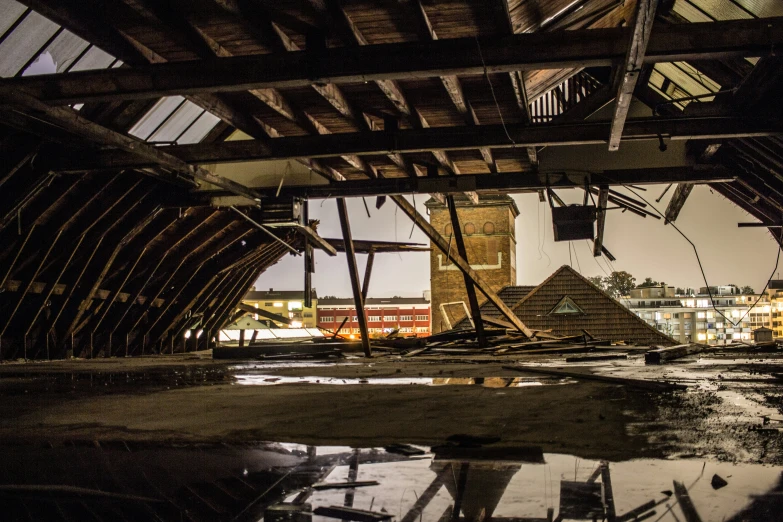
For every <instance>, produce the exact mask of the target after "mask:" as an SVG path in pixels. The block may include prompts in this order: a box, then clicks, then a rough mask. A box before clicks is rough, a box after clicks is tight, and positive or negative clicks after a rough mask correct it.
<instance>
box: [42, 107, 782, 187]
mask: <svg viewBox="0 0 783 522" xmlns="http://www.w3.org/2000/svg"><path fill="white" fill-rule="evenodd" d="M609 130H610V123H608V122H584V123H578V124H541V125H530V126H528V125H525V124H506V125H481V126H477V127H463V126H460V127H438V128H432V129H410V130H400V131H398V132H396V133H395V134H394V136H393V137H392V138H391V139H390V137H389V136H388V135H387V134H385V133H382V132H370V133H363V132H359V133H343V134H332V135H323V136H297V137H291V138H278V139H275V140H271V141H270V142H269V143H268V144H267V143H262V142H258V141H255V140H247V141H232V142H222V143H215V144H196V145H181V146H179V147H177V148H176V149H174V150H172V153H170V154H169V153H164V152H162V151H160V150H159V149H154V151H153V152H155V154H154V155H152V154H149V155H148V154H144V155H142V154H141V153H140V152H139V151H140V148H139V147H137V148H136V150H135V151H130V150H127V151H126V152H122V151H120V152H113V151H106V152H97V153H95V154H93V155H85V154H78V155H70V156H64V157H62V158H60V159H59V161H60V162H61V163H60V164H57V165H52V166H51V167H50V168H51V169H52V170H54V171H59V172H81V171H86V170H93V169H101V168H112V169H117V168H142V167H154V166H156V165H159V164H160V163H161V162H162V161H161V160H160V159H159V157H158V155H159V154H166V158H165V159H164V161H165V163H164V164H166V165H169V164H173V165H176V166H177V167H178V169H182V168H183V166H182V165H183V163H185V164H194V165H198V164H209V163H226V162H242V161H258V160H272V159H295V158H302V157H307V158H319V157H337V156H344V155H346V154H356V155H374V154H376V155H377V154H387V153H389V152H392V151H393V152H420V151H427V150H432V149H438V150H458V149H473V148H476V147H493V148H511V147H514V146H519V147H528V146H565V145H588V144H601V143H606V137H607V136H608V134H609ZM780 134H783V123H781V122H779V121H775V120H771V121H767V120H759V119H747V118H739V117H732V116H725V117H714V118H691V117H685V116H684V117H676V118H674V117H672V118H639V119H633V120H628V121H627V122H626V125H625V128H624V132H623V139H624V140H637V141H638V140H657V139H658V136H659V135H660V136H663V137H665V138H667V139H689V138H704V139H721V138H737V137H757V136H775V135H780ZM509 136H511V137H512V138H513V143H512V142H510V141H509V139H508V137H509ZM125 139H126V140H130V138H125ZM122 143H123V144H125V141H123V142H122ZM132 143H134V144H138V142H137V141H136V140H132ZM125 147H126V149H127V145H126V146H125ZM128 152H130V154H129V153H128ZM174 154H176V156H174ZM74 156H78V157H74ZM139 156H141V157H140V158H139ZM216 184H217V183H216Z"/></svg>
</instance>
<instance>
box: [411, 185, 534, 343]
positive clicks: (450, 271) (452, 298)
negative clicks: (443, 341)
mask: <svg viewBox="0 0 783 522" xmlns="http://www.w3.org/2000/svg"><path fill="white" fill-rule="evenodd" d="M454 199H455V203H456V207H457V215H458V216H459V221H460V225H461V226H462V235H463V237H464V240H465V249H466V251H467V254H468V259H467V261H468V263H470V266H471V267H472V268H473V269H474V270H476V271H477V272H478V273H479V275H481V277H482V278H483V279H484V281H485V282H486V283H487V284H488V285H489V287H490V288H491V289H492V290H493V291H494V292H498V291H500V290H501V289H502V288H505V287H507V286H509V285H514V284H516V280H517V267H516V248H517V242H516V227H515V219H516V217H517V216H518V215H519V209H518V208H517V206H516V203H515V202H514V200H513V199H511V197H509V196H504V195H501V196H491V195H486V196H485V195H482V196H481V200H480V201H479V203H477V204H473V203H471V202H470V201H469V200H468V198H467V197H466V196H462V197H457V196H455V198H454ZM427 208H428V209H429V211H430V224H431V225H432V226H433V227H434V228H435V230H437V231H438V232H440V233H441V235H443V237H444V238H445V239H446V241H450V244H451V248H453V249H454V250H455V252H456V249H457V245H456V243H455V241H454V234H453V230H452V226H451V218H450V216H449V211H448V208H446V206H445V205H443V204H441V203H440V202H438V201H437V200H435V199H430V200H429V201H427ZM430 290H431V292H432V333H438V332H441V331H443V330H449V329H451V328H452V327H453V326H454V325H456V324H457V323H458V322H459V321H460V320H462V319H463V318H464V317H466V316H467V314H468V309H469V305H468V295H467V291H466V290H465V280H464V278H463V276H462V272H460V270H459V269H458V268H457V266H456V265H455V264H453V263H452V262H451V261H450V260H449V259H448V257H447V256H446V254H444V253H443V252H441V251H440V249H438V248H436V247H434V246H433V248H432V251H431V253H430ZM482 297H483V295H481V293H480V292H479V298H480V299H481V298H482Z"/></svg>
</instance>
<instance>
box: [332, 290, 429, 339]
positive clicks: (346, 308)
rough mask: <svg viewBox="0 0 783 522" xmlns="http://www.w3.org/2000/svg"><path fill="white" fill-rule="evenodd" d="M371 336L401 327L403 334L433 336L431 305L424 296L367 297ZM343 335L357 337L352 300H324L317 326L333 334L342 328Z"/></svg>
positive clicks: (366, 308) (357, 328)
mask: <svg viewBox="0 0 783 522" xmlns="http://www.w3.org/2000/svg"><path fill="white" fill-rule="evenodd" d="M364 310H365V313H366V314H367V328H368V329H369V334H370V337H374V336H381V335H385V334H388V333H390V332H392V331H393V330H395V329H397V328H399V331H400V334H402V335H414V334H415V335H416V336H417V337H426V336H428V335H430V302H429V300H427V299H426V298H425V297H382V298H373V297H370V298H367V300H366V301H365V303H364ZM346 317H347V318H348V320H347V321H346V322H345V324H343V326H342V328H340V334H342V335H354V336H356V337H358V336H359V335H360V332H359V322H358V317H357V315H356V307H355V306H354V301H353V299H352V298H331V297H325V298H323V299H320V300H319V301H318V326H320V327H321V328H325V329H327V330H330V331H334V330H335V329H336V328H339V327H340V324H341V323H342V322H343V319H345V318H346Z"/></svg>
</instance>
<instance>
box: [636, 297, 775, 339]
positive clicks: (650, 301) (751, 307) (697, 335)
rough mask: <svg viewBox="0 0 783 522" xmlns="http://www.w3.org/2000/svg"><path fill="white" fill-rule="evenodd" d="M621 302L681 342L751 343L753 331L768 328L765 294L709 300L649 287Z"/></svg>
mask: <svg viewBox="0 0 783 522" xmlns="http://www.w3.org/2000/svg"><path fill="white" fill-rule="evenodd" d="M719 288H723V287H719ZM704 290H706V289H704ZM623 302H624V303H626V305H627V306H628V307H629V308H630V309H631V310H632V311H633V312H634V313H635V314H636V315H638V316H639V317H640V318H641V319H643V320H645V321H646V322H647V323H649V324H650V325H651V326H653V327H655V328H657V329H658V330H659V331H661V332H663V333H665V334H666V335H669V336H671V337H673V338H675V339H677V340H679V341H680V342H682V343H689V342H699V343H707V344H712V345H724V344H731V343H732V342H751V341H752V340H753V334H752V332H753V330H755V329H756V328H761V327H762V326H765V327H771V326H772V310H771V305H770V299H769V297H768V296H766V295H764V296H759V295H748V294H731V293H726V292H720V293H713V295H712V297H710V295H709V294H699V295H690V296H680V295H676V294H675V293H674V288H673V287H665V288H664V287H650V288H635V289H633V290H631V295H630V297H629V298H627V299H623Z"/></svg>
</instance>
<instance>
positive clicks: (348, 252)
mask: <svg viewBox="0 0 783 522" xmlns="http://www.w3.org/2000/svg"><path fill="white" fill-rule="evenodd" d="M337 212H338V214H340V227H341V228H342V231H343V241H344V242H345V257H346V258H347V259H348V273H349V276H350V278H351V289H352V290H353V301H354V304H355V305H356V316H357V317H358V318H359V331H360V332H361V336H362V349H363V350H364V356H365V357H372V351H371V349H370V332H369V331H368V329H367V315H366V314H365V310H364V299H363V298H362V289H361V287H360V286H359V269H358V267H357V266H356V252H355V251H354V248H353V238H352V237H351V224H350V222H349V221H348V208H347V207H346V205H345V199H343V198H337Z"/></svg>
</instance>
